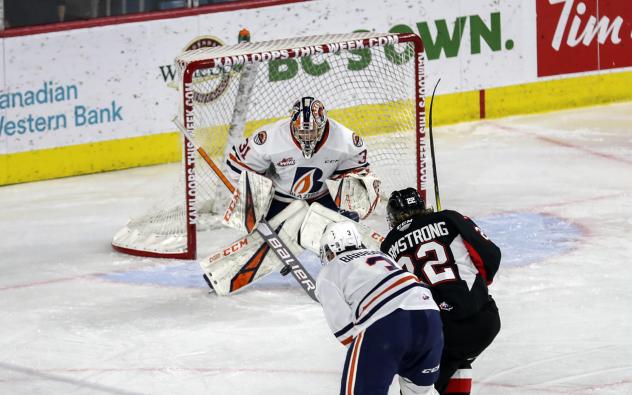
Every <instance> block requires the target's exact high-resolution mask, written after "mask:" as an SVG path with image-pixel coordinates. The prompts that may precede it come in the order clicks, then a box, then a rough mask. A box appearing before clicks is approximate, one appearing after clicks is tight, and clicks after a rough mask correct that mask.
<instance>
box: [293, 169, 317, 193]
mask: <svg viewBox="0 0 632 395" xmlns="http://www.w3.org/2000/svg"><path fill="white" fill-rule="evenodd" d="M322 177H323V171H322V170H320V169H319V168H317V167H298V168H296V173H294V182H292V195H293V196H296V197H298V198H301V199H309V198H310V195H312V194H314V193H315V192H318V191H319V190H320V188H321V187H322V186H323V183H322V181H320V179H321V178H322Z"/></svg>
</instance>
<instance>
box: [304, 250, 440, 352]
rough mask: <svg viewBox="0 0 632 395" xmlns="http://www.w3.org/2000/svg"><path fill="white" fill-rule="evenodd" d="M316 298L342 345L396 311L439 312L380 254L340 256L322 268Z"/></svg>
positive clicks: (411, 280)
mask: <svg viewBox="0 0 632 395" xmlns="http://www.w3.org/2000/svg"><path fill="white" fill-rule="evenodd" d="M316 296H317V297H318V300H319V301H320V303H321V304H322V306H323V310H324V312H325V318H326V319H327V323H328V324H329V327H330V328H331V331H332V332H333V333H334V336H336V338H337V339H338V340H339V341H340V342H341V343H342V344H344V345H348V344H350V343H351V342H352V341H353V338H354V337H355V336H356V335H357V334H358V333H360V332H361V331H363V330H364V329H366V328H367V327H368V326H369V325H371V323H373V322H375V321H377V320H379V319H380V318H382V317H385V316H387V315H388V314H390V313H392V312H393V311H395V310H397V309H403V310H439V308H438V307H437V305H436V304H435V302H434V300H433V299H432V294H431V292H430V290H429V289H428V288H426V287H425V286H423V285H422V284H421V283H420V282H419V280H418V279H417V277H416V276H415V275H413V274H412V273H408V272H406V271H404V270H402V269H401V268H400V267H399V266H397V264H396V263H395V262H394V261H393V260H392V259H391V258H390V257H388V256H386V255H384V254H383V253H382V252H380V251H372V250H366V249H361V250H353V251H349V252H343V253H341V254H339V255H338V256H336V258H335V259H334V260H332V261H331V262H330V263H328V264H327V265H325V267H323V269H322V270H321V271H320V273H319V275H318V278H317V280H316Z"/></svg>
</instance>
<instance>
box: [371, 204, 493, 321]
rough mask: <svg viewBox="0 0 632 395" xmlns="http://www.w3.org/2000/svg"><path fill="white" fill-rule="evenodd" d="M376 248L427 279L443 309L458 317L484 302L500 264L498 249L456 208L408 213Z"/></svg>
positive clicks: (467, 315) (475, 308) (474, 311)
mask: <svg viewBox="0 0 632 395" xmlns="http://www.w3.org/2000/svg"><path fill="white" fill-rule="evenodd" d="M381 250H382V251H383V252H384V253H386V254H388V255H390V256H391V257H392V258H393V259H395V260H396V261H397V262H398V263H399V265H400V266H401V267H402V268H404V269H405V270H408V271H409V272H413V273H415V275H416V276H417V277H418V278H419V279H420V280H422V281H423V282H425V283H426V284H428V285H429V286H430V288H431V290H432V294H433V297H434V299H435V301H436V302H437V304H438V305H439V308H440V309H441V311H442V315H444V316H445V317H446V318H451V319H461V318H465V317H469V316H471V315H473V314H476V313H477V312H478V311H479V310H480V309H481V308H482V307H483V306H484V305H485V304H486V303H487V302H488V291H487V286H488V285H489V284H491V282H492V280H493V278H494V275H495V274H496V272H497V271H498V266H499V265H500V249H499V248H498V247H497V246H496V245H495V244H494V243H493V242H492V241H491V240H489V238H488V237H487V236H485V234H483V232H481V230H480V229H479V228H478V226H476V224H475V223H474V221H472V220H471V219H469V218H468V217H464V216H463V215H461V214H460V213H458V212H456V211H451V210H443V211H439V212H436V213H428V214H422V215H418V216H416V217H414V218H411V219H408V220H406V221H404V222H402V223H401V224H399V225H398V226H397V227H396V228H394V229H391V231H390V232H389V233H388V235H387V236H386V239H385V240H384V242H382V245H381Z"/></svg>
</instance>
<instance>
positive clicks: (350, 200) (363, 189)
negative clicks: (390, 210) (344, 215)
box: [327, 172, 381, 219]
mask: <svg viewBox="0 0 632 395" xmlns="http://www.w3.org/2000/svg"><path fill="white" fill-rule="evenodd" d="M380 184H381V181H380V180H379V179H378V178H377V177H376V176H375V175H373V173H370V172H364V173H348V174H346V175H345V176H344V177H343V178H342V179H338V180H327V186H328V187H329V191H330V192H331V194H332V197H333V198H334V201H335V202H336V205H338V207H340V209H341V210H346V211H355V212H357V213H358V215H359V216H360V219H365V218H366V217H368V216H369V215H370V214H371V213H372V212H373V210H374V209H375V207H376V206H377V204H378V203H379V202H380Z"/></svg>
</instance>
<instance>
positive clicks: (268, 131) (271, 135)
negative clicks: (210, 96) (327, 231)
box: [226, 96, 379, 220]
mask: <svg viewBox="0 0 632 395" xmlns="http://www.w3.org/2000/svg"><path fill="white" fill-rule="evenodd" d="M226 164H227V169H228V174H229V176H230V178H232V179H233V180H234V181H237V180H238V179H239V177H240V175H241V173H242V172H244V171H251V172H255V173H258V174H260V175H264V176H266V177H268V178H270V179H271V180H272V185H273V187H274V198H273V200H272V203H271V205H270V209H269V210H268V214H267V216H266V218H268V219H269V218H272V217H273V216H275V215H276V214H277V213H279V212H280V211H281V210H282V209H283V208H285V207H286V206H287V205H288V204H289V203H291V202H292V201H293V200H296V199H302V200H306V201H307V202H308V203H312V202H319V203H320V204H322V205H323V206H325V207H327V208H329V209H332V210H336V211H338V210H339V204H336V202H334V199H333V198H332V197H331V196H330V194H329V189H328V188H327V184H326V183H325V181H326V180H327V179H336V178H344V177H346V176H349V175H353V176H354V177H353V178H352V177H348V179H349V180H350V181H354V182H355V183H356V184H354V185H357V182H358V181H357V180H358V178H360V179H363V177H362V176H366V175H368V174H369V161H368V151H367V147H366V146H365V143H364V141H363V140H362V139H361V138H360V136H358V135H357V134H355V133H354V132H352V131H351V130H349V129H348V128H346V127H345V126H343V125H341V124H340V123H338V122H336V121H334V120H333V119H331V118H328V117H327V111H326V109H325V106H324V104H323V103H322V102H321V101H320V100H316V99H314V98H313V97H309V96H307V97H303V98H301V99H300V100H298V101H296V103H295V104H294V106H293V107H292V111H291V116H290V118H289V119H283V120H281V121H278V122H275V123H273V124H269V125H267V126H264V127H263V128H262V129H260V130H259V131H258V132H256V133H255V134H254V135H253V136H252V137H249V138H246V139H245V141H243V142H242V143H241V144H239V145H235V146H233V147H232V150H231V152H230V154H229V156H228V158H227V160H226ZM358 176H360V177H358ZM370 180H371V181H370V182H365V183H363V184H361V185H365V184H366V187H365V189H364V191H366V190H367V189H369V190H368V192H366V193H365V195H362V193H358V191H359V190H358V189H353V188H352V190H348V193H347V199H350V198H351V199H360V198H362V199H364V200H365V201H367V204H368V206H367V207H369V208H370V209H369V210H368V212H366V210H365V212H362V213H361V214H360V216H362V217H366V216H367V215H368V214H369V213H370V212H371V211H372V208H373V207H374V206H375V204H377V199H378V196H379V181H377V179H376V178H375V177H371V178H370ZM376 181H377V182H376ZM345 185H346V184H345ZM367 204H365V206H366V205H367ZM342 213H343V214H345V215H347V216H349V217H350V218H352V219H356V220H357V218H358V215H357V214H356V213H353V214H351V213H349V212H348V211H344V212H342Z"/></svg>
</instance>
